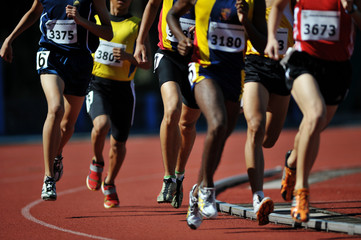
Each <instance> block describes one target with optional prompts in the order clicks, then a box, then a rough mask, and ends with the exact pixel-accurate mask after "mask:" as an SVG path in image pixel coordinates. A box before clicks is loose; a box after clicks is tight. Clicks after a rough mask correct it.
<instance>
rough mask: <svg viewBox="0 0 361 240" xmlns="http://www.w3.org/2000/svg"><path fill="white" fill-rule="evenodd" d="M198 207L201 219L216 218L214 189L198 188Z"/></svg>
mask: <svg viewBox="0 0 361 240" xmlns="http://www.w3.org/2000/svg"><path fill="white" fill-rule="evenodd" d="M198 207H199V211H200V213H201V214H202V215H203V217H206V218H215V217H217V216H218V211H217V205H216V188H214V187H199V190H198Z"/></svg>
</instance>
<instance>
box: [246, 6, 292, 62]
mask: <svg viewBox="0 0 361 240" xmlns="http://www.w3.org/2000/svg"><path fill="white" fill-rule="evenodd" d="M247 2H248V4H249V11H248V18H249V19H251V20H252V18H253V8H254V0H248V1H247ZM270 12H271V7H270V6H269V7H267V8H266V20H267V21H268V16H269V14H270ZM292 27H293V13H292V8H291V5H290V4H289V3H288V4H287V6H286V7H285V9H284V11H283V14H282V18H281V22H280V25H279V27H278V29H277V35H276V39H277V41H278V51H279V54H280V57H281V58H282V57H283V55H284V54H285V53H286V51H287V48H289V47H292V46H293V44H294V41H293V35H292ZM248 54H256V55H260V54H259V53H258V52H257V50H256V49H255V48H253V46H252V43H251V41H250V40H249V39H248V40H247V52H246V55H248ZM262 55H263V54H262ZM266 56H267V55H266Z"/></svg>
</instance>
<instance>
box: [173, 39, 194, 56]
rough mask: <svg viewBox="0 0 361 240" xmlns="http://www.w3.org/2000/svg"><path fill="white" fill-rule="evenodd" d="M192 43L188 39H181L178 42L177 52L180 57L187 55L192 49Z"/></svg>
mask: <svg viewBox="0 0 361 240" xmlns="http://www.w3.org/2000/svg"><path fill="white" fill-rule="evenodd" d="M192 47H193V43H192V40H191V39H189V38H183V39H182V40H181V41H179V42H178V46H177V48H178V52H179V54H180V55H182V56H186V55H188V53H189V51H190V50H191V49H192Z"/></svg>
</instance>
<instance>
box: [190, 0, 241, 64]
mask: <svg viewBox="0 0 361 240" xmlns="http://www.w3.org/2000/svg"><path fill="white" fill-rule="evenodd" d="M235 4H236V0H231V1H223V0H198V1H197V2H196V4H195V6H194V7H195V14H196V29H195V39H194V51H195V52H194V55H193V61H195V62H198V63H200V64H201V65H202V66H203V67H205V66H207V65H221V66H225V67H227V68H232V69H239V70H241V69H242V64H243V59H244V58H243V51H244V49H245V45H246V37H245V29H244V26H243V25H242V24H241V23H240V22H239V19H238V16H237V9H236V7H235Z"/></svg>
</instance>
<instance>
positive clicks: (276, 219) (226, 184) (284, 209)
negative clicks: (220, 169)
mask: <svg viewBox="0 0 361 240" xmlns="http://www.w3.org/2000/svg"><path fill="white" fill-rule="evenodd" d="M281 172H282V167H280V166H277V167H276V168H273V169H269V170H266V171H265V172H264V177H271V176H274V175H276V174H279V173H281ZM246 182H248V175H247V174H241V175H235V176H231V177H228V178H224V179H221V180H219V181H216V182H215V188H216V194H217V195H218V194H219V193H221V192H223V191H225V190H226V189H227V188H230V187H234V186H236V185H239V184H242V183H246ZM216 203H217V209H218V211H220V212H222V213H227V214H230V215H232V216H237V217H240V218H248V219H251V220H256V215H255V214H254V212H253V207H252V204H247V205H246V204H243V205H238V204H230V203H226V202H222V201H219V200H216ZM290 210H291V207H290V204H287V205H285V204H277V203H276V204H275V210H274V212H273V213H271V214H270V215H269V221H270V222H272V223H275V224H284V225H290V226H292V227H295V228H305V229H308V228H309V229H315V230H318V231H326V232H329V231H332V232H340V233H346V234H349V235H361V223H348V222H340V221H331V220H323V219H317V218H326V217H335V218H337V217H338V216H340V215H341V214H339V213H334V212H329V211H324V210H321V209H317V208H310V220H309V221H308V222H307V223H297V222H295V221H294V220H293V219H292V218H291V216H290ZM360 222H361V220H360Z"/></svg>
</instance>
